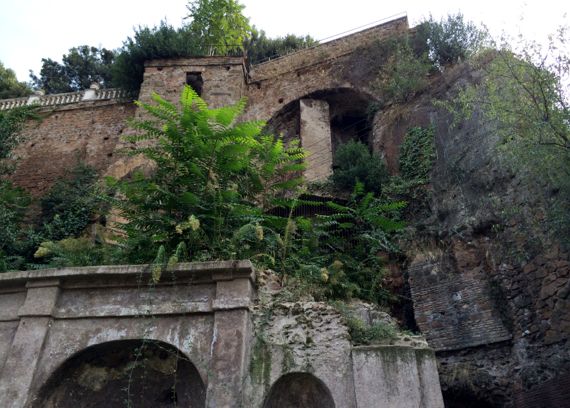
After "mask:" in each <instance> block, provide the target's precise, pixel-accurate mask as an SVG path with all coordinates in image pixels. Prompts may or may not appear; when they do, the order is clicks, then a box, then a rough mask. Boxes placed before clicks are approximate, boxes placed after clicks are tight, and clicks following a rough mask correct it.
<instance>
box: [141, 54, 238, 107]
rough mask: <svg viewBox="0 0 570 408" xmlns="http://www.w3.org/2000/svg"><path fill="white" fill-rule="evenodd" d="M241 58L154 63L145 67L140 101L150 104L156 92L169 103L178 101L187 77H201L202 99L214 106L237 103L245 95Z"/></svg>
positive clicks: (158, 61) (157, 61)
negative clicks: (191, 74) (190, 74)
mask: <svg viewBox="0 0 570 408" xmlns="http://www.w3.org/2000/svg"><path fill="white" fill-rule="evenodd" d="M244 69H245V68H244V65H243V59H242V58H233V57H207V58H182V59H174V60H153V61H149V62H148V63H147V64H146V65H145V74H144V82H143V84H142V87H141V91H140V94H139V99H140V100H141V101H143V102H148V101H150V96H151V94H152V93H153V92H156V93H158V94H159V95H160V96H162V97H163V98H165V99H167V100H171V101H175V102H176V101H178V99H179V97H180V90H181V89H182V87H183V86H184V85H185V84H186V83H187V82H186V81H187V74H189V73H196V74H198V73H199V74H200V76H201V79H202V81H203V89H202V97H203V98H204V100H205V101H206V102H207V103H208V104H209V105H210V106H211V107H215V108H218V107H221V106H225V105H228V104H231V103H235V102H237V101H238V100H239V99H240V98H241V97H242V96H244V93H245V75H244V74H245V73H244Z"/></svg>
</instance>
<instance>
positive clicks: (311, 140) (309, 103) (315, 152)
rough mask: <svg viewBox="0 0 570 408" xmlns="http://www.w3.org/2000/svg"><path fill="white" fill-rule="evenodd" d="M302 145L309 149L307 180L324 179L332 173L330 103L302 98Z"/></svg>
mask: <svg viewBox="0 0 570 408" xmlns="http://www.w3.org/2000/svg"><path fill="white" fill-rule="evenodd" d="M300 104H301V106H300V110H301V145H302V146H303V148H304V149H305V150H306V151H307V154H308V157H307V160H306V163H307V168H306V170H305V178H306V179H307V181H324V180H326V179H327V177H329V176H330V175H331V174H332V142H331V126H330V115H329V104H328V103H327V102H326V101H320V100H315V99H301V101H300Z"/></svg>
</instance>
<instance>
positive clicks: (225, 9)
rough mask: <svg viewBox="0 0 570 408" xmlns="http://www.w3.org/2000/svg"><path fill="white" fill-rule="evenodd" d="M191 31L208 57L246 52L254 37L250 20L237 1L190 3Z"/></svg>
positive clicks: (207, 0)
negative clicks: (250, 39)
mask: <svg viewBox="0 0 570 408" xmlns="http://www.w3.org/2000/svg"><path fill="white" fill-rule="evenodd" d="M186 7H187V9H188V12H189V14H188V18H190V19H191V22H190V24H189V27H188V28H189V29H190V31H191V32H192V34H193V35H194V36H196V38H198V40H199V42H200V45H201V48H202V50H204V51H205V53H206V55H229V54H230V53H235V52H240V51H243V49H244V44H245V42H246V41H247V40H248V39H249V38H250V37H251V30H252V28H251V26H250V24H249V20H248V18H247V17H245V16H244V15H243V13H242V11H243V9H244V6H243V5H241V4H240V3H239V1H237V0H191V1H189V3H188V5H187V6H186Z"/></svg>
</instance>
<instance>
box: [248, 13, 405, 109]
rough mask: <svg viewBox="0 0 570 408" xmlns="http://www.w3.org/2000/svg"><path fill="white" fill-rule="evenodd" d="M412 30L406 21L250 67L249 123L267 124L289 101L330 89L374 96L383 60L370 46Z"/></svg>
mask: <svg viewBox="0 0 570 408" xmlns="http://www.w3.org/2000/svg"><path fill="white" fill-rule="evenodd" d="M407 31H408V20H407V18H406V17H402V18H399V19H396V20H393V21H390V22H387V23H384V24H381V25H378V26H375V27H372V28H370V29H367V30H364V31H361V32H358V33H356V34H352V35H349V36H346V37H343V38H339V39H337V40H334V41H330V42H328V43H325V44H322V45H319V46H316V47H313V48H309V49H306V50H301V51H298V52H295V53H292V54H289V55H286V56H284V57H281V58H278V59H275V60H272V61H268V62H265V63H262V64H259V65H254V66H252V67H251V68H250V72H249V80H248V88H247V97H248V99H249V104H248V107H247V110H246V112H245V118H246V119H262V120H269V119H270V118H271V117H273V116H274V115H275V114H276V113H277V112H278V111H279V110H281V109H283V108H284V107H286V106H287V105H288V104H289V103H291V102H293V101H295V100H297V99H300V98H302V97H304V96H307V95H310V94H311V93H314V92H318V91H321V90H327V89H336V88H349V89H356V90H358V91H360V92H363V93H368V94H371V93H372V90H371V85H372V83H373V81H374V79H375V77H376V75H377V73H378V69H379V67H380V66H381V64H383V62H384V61H380V60H378V59H376V58H374V57H373V56H372V57H370V56H369V55H368V54H367V48H369V47H371V46H373V45H375V44H377V43H379V42H380V41H383V40H385V39H387V38H390V37H393V36H395V35H398V34H401V33H405V32H407Z"/></svg>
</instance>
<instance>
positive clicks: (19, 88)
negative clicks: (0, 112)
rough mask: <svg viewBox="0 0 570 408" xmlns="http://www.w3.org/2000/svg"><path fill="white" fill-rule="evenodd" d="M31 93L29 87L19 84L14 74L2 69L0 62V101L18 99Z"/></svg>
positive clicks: (22, 83) (8, 69) (2, 65)
mask: <svg viewBox="0 0 570 408" xmlns="http://www.w3.org/2000/svg"><path fill="white" fill-rule="evenodd" d="M31 92H32V90H31V89H30V87H29V86H28V85H27V84H26V83H24V82H19V81H18V79H17V78H16V73H15V72H14V71H13V70H11V69H10V68H6V67H4V64H2V62H1V61H0V99H8V98H19V97H21V96H27V95H29V94H30V93H31Z"/></svg>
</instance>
